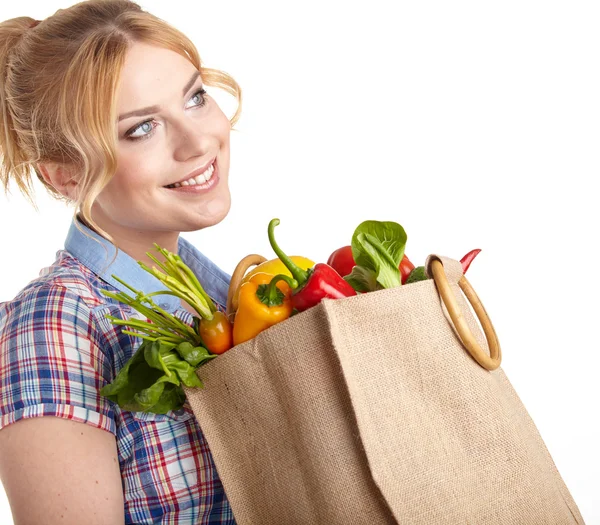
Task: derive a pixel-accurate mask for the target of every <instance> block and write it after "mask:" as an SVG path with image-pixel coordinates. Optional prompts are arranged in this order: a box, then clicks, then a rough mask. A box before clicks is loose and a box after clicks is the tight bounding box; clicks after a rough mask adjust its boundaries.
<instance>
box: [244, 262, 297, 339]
mask: <svg viewBox="0 0 600 525" xmlns="http://www.w3.org/2000/svg"><path fill="white" fill-rule="evenodd" d="M297 286H298V282H297V281H296V280H295V279H292V278H291V277H289V276H287V275H283V274H278V275H275V276H273V275H271V274H268V273H264V272H259V273H255V274H254V275H252V276H251V277H250V279H249V280H248V281H246V282H245V283H243V284H242V285H241V286H240V295H239V304H238V309H237V311H236V313H235V319H234V321H233V344H234V345H238V344H240V343H243V342H245V341H248V340H249V339H252V338H254V337H256V336H257V335H258V334H259V333H260V332H262V331H263V330H266V329H267V328H269V327H270V326H273V325H274V324H277V323H279V322H281V321H283V320H285V319H287V318H288V317H289V316H290V315H291V314H292V310H293V308H292V301H291V295H292V289H293V288H296V287H297Z"/></svg>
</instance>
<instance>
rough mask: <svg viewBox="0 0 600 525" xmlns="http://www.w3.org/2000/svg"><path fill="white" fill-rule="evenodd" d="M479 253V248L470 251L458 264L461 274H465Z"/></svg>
mask: <svg viewBox="0 0 600 525" xmlns="http://www.w3.org/2000/svg"><path fill="white" fill-rule="evenodd" d="M480 251H481V250H480V249H479V248H476V249H475V250H471V251H470V252H469V253H467V254H466V255H465V256H464V257H463V258H462V259H461V260H460V264H461V265H462V269H463V273H467V270H468V269H469V266H471V263H472V262H473V259H475V257H477V255H478V254H479V252H480Z"/></svg>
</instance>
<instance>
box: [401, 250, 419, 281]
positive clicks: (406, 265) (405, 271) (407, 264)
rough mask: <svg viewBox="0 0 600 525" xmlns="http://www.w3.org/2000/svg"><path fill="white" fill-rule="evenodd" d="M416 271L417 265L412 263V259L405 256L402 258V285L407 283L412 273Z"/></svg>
mask: <svg viewBox="0 0 600 525" xmlns="http://www.w3.org/2000/svg"><path fill="white" fill-rule="evenodd" d="M414 269H415V265H414V264H413V263H412V262H411V261H410V259H409V258H408V257H407V256H406V254H404V255H403V256H402V260H401V261H400V278H401V280H402V284H405V283H406V280H407V279H408V276H409V275H410V272H412V271H413V270H414Z"/></svg>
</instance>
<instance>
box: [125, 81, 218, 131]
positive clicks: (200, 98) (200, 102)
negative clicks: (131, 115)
mask: <svg viewBox="0 0 600 525" xmlns="http://www.w3.org/2000/svg"><path fill="white" fill-rule="evenodd" d="M205 95H206V91H205V90H204V88H200V89H199V90H198V91H196V92H195V93H194V94H193V95H192V97H191V98H190V102H191V104H189V103H188V105H186V106H185V107H186V108H201V107H202V106H204V105H206V102H207V99H206V97H205ZM155 128H156V124H155V122H154V121H153V120H146V121H144V122H142V123H141V124H138V125H137V126H135V127H133V128H131V129H130V130H129V131H127V132H126V133H125V137H126V138H127V140H140V139H147V138H150V137H151V136H152V134H153V133H154V130H155Z"/></svg>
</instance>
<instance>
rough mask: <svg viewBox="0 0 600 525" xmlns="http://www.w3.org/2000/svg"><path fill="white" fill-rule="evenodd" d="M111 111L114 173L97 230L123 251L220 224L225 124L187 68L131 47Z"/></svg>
mask: <svg viewBox="0 0 600 525" xmlns="http://www.w3.org/2000/svg"><path fill="white" fill-rule="evenodd" d="M117 108H118V115H119V122H118V124H117V132H118V147H117V171H116V173H115V175H114V177H113V179H112V180H111V181H110V183H109V184H108V185H107V186H106V188H105V189H104V190H103V191H102V193H101V194H100V195H99V196H98V198H97V200H96V202H95V203H94V205H93V208H92V217H93V219H94V220H95V221H96V222H97V223H98V225H99V226H100V227H101V228H103V229H104V230H105V231H107V232H108V233H109V234H110V235H111V236H113V237H114V239H115V241H116V244H117V245H127V244H130V243H132V242H134V243H136V244H143V243H145V241H146V240H151V241H152V242H160V241H161V240H163V242H165V243H166V239H167V238H169V237H170V236H173V234H178V233H179V232H181V231H194V230H198V229H201V228H205V227H207V226H212V225H214V224H216V223H218V222H219V221H221V220H222V219H223V218H224V217H225V216H226V215H227V213H228V211H229V207H230V195H229V187H228V175H229V133H230V122H229V120H228V119H227V117H226V116H225V115H224V114H223V112H222V111H221V109H220V108H219V107H218V106H217V104H216V102H215V101H214V100H213V99H211V98H210V97H209V96H207V95H206V94H205V93H204V91H203V89H202V79H201V78H200V77H199V75H198V71H197V70H196V68H195V67H194V66H193V64H192V63H191V62H189V61H188V60H187V59H186V58H184V57H183V56H181V55H179V54H178V53H175V52H173V51H170V50H167V49H163V48H159V47H154V46H150V45H147V44H141V43H135V44H133V45H132V47H131V48H130V50H129V52H128V55H127V57H126V61H125V64H124V67H123V70H122V75H121V81H120V85H119V87H118V92H117ZM169 244H170V243H169Z"/></svg>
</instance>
